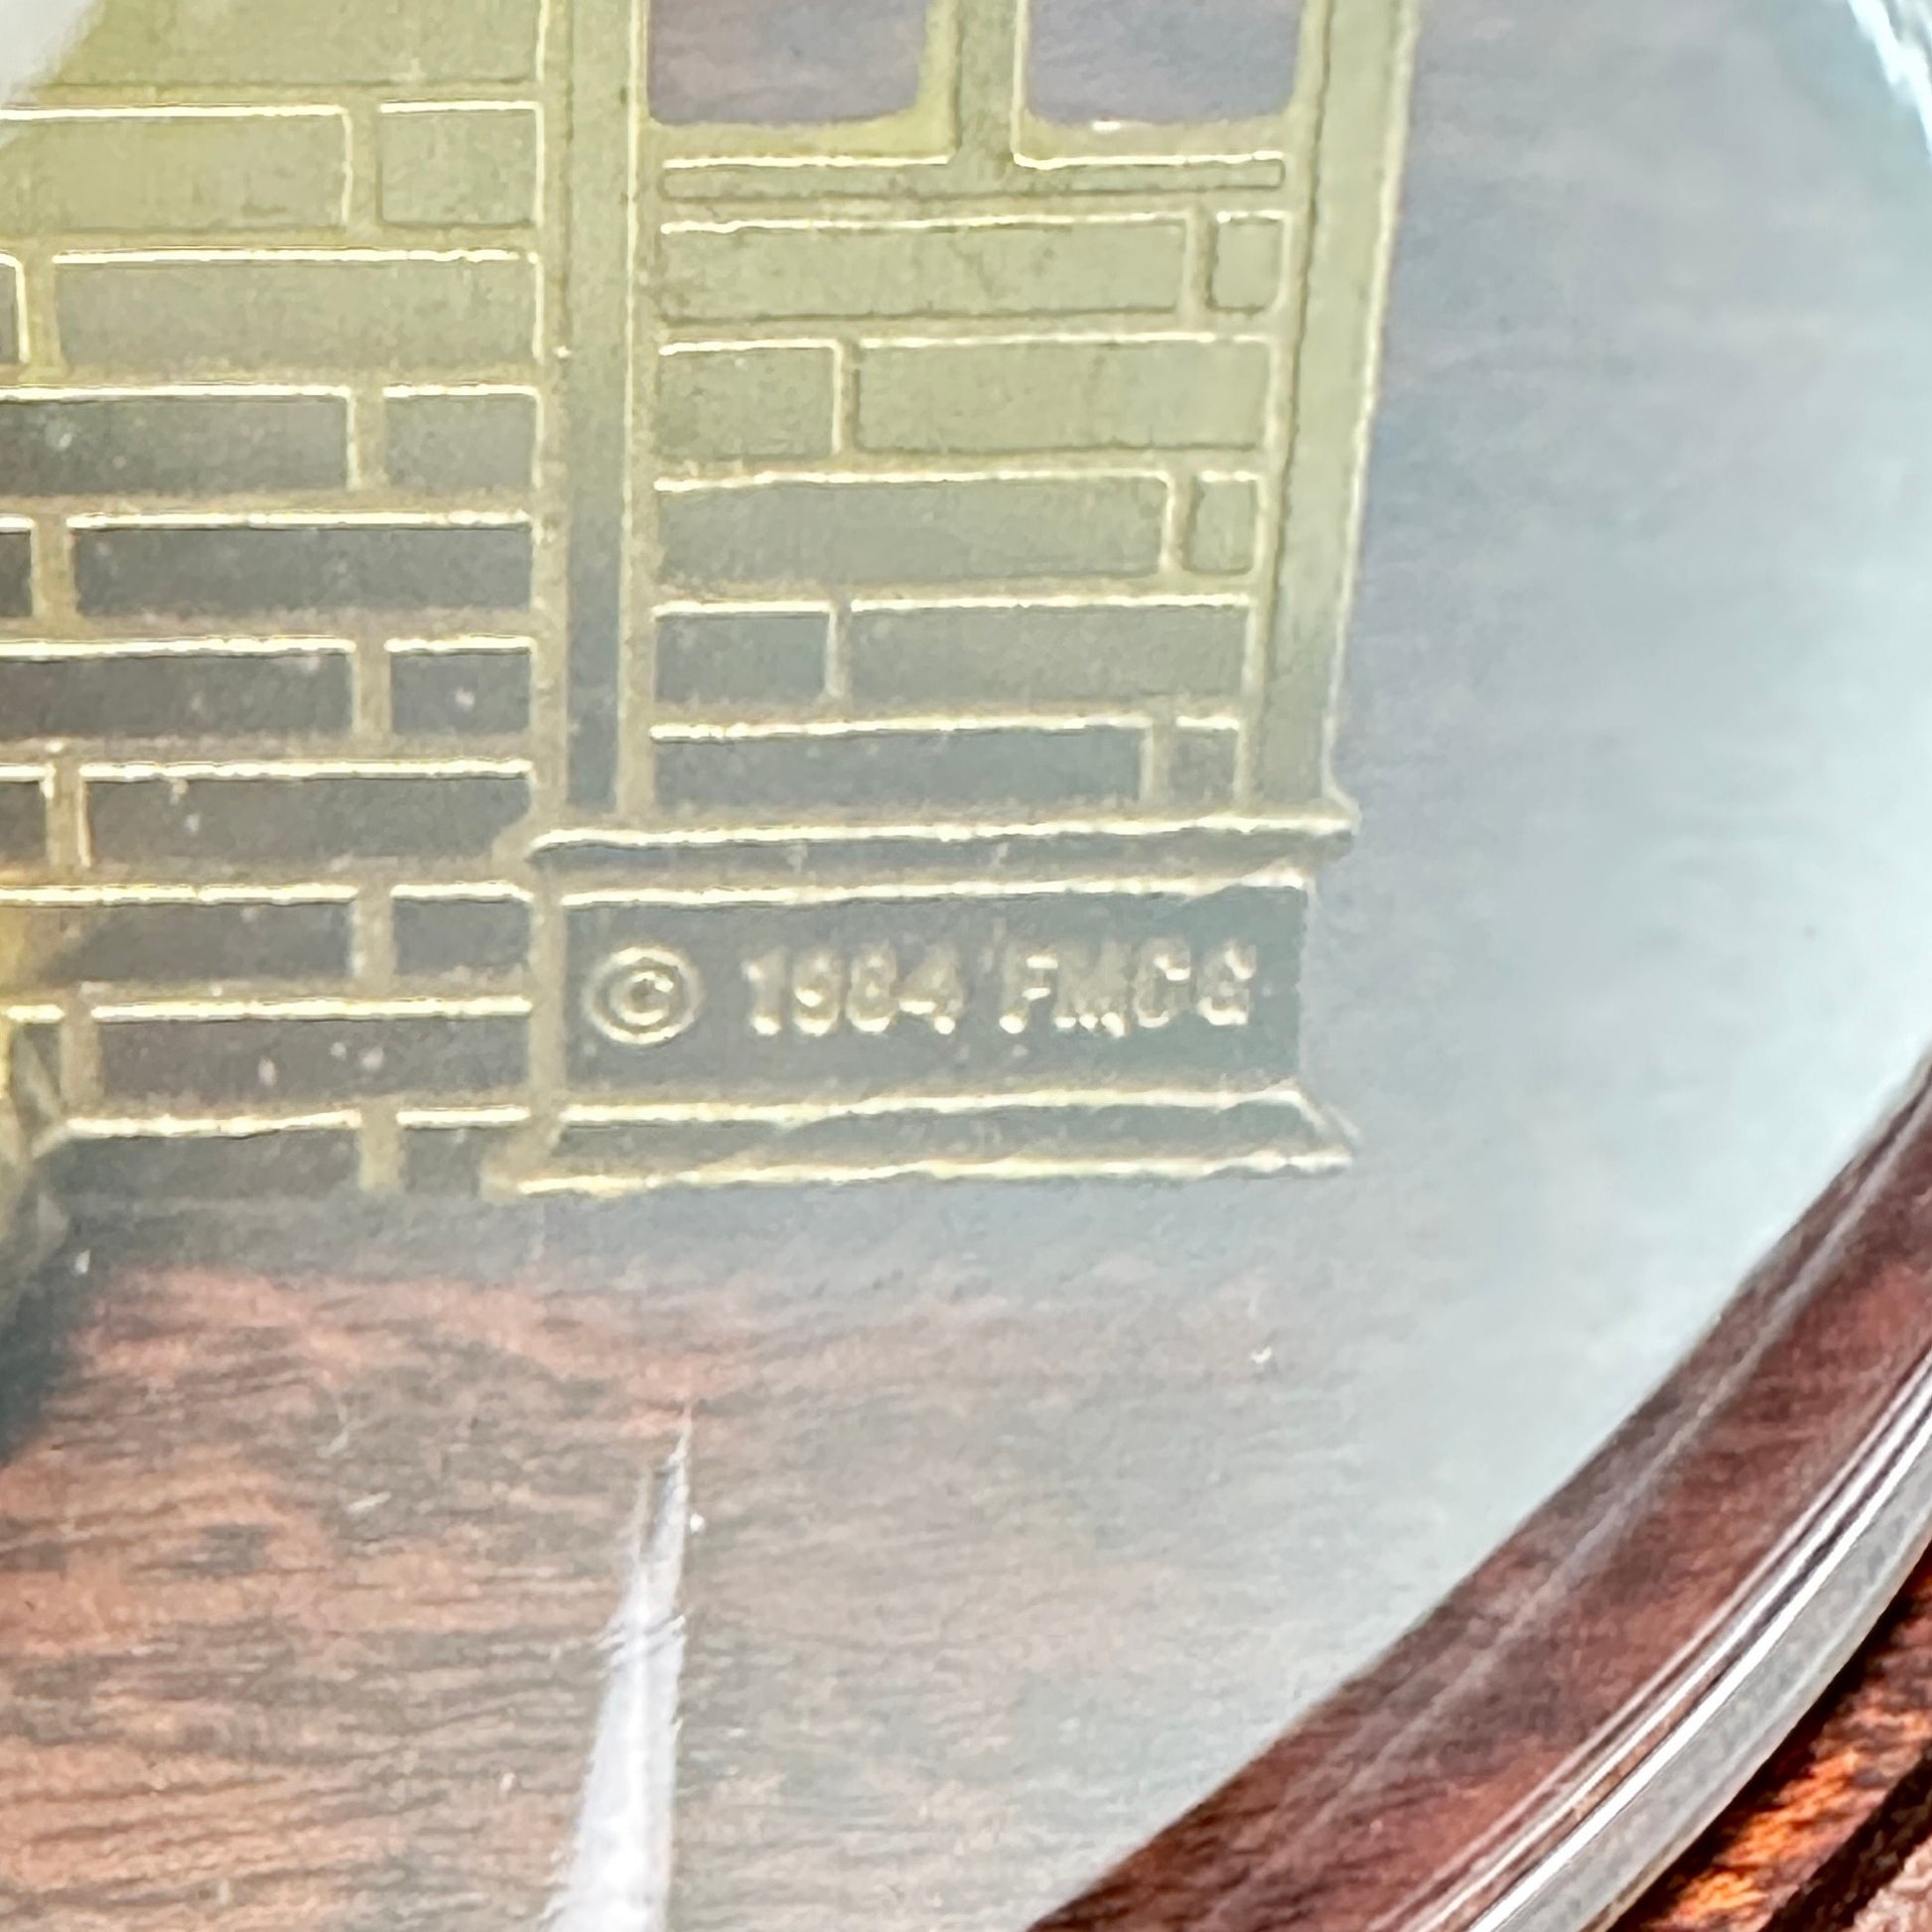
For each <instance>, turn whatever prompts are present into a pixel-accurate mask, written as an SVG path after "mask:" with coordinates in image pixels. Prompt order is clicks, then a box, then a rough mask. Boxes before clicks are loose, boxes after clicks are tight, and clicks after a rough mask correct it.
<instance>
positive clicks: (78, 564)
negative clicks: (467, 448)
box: [73, 518, 531, 618]
mask: <svg viewBox="0 0 1932 1932" xmlns="http://www.w3.org/2000/svg"><path fill="white" fill-rule="evenodd" d="M530 546H531V532H530V526H529V525H528V524H527V523H525V522H521V521H513V522H504V523H429V522H420V521H411V520H407V519H401V518H398V519H395V520H393V521H380V522H358V523H283V522H277V523H268V524H250V523H188V522H180V523H167V524H136V523H101V524H91V525H86V526H83V527H80V528H77V529H76V530H75V531H74V534H73V564H74V583H75V587H76V590H77V592H78V594H79V599H80V608H81V610H82V611H84V612H86V613H87V614H88V615H89V616H92V617H117V616H124V615H130V614H136V613H151V614H163V613H166V614H170V615H178V616H183V617H206V618H231V617H244V616H256V615H265V614H274V613H278V612H296V611H398V612H421V611H435V610H458V609H463V608H466V607H474V608H477V609H487V610H520V609H523V608H524V607H526V606H527V605H528V604H529V602H530V573H531V555H530Z"/></svg>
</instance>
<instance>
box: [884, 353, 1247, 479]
mask: <svg viewBox="0 0 1932 1932" xmlns="http://www.w3.org/2000/svg"><path fill="white" fill-rule="evenodd" d="M1268 363H1269V356H1268V346H1267V345H1266V344H1265V343H1255V342H1173V341H1153V342H1084V341H1072V342H1068V341H1059V342H1054V341H1036V342H1024V343H933V344H922V345H918V346H915V347H906V346H901V347H885V348H874V349H870V350H868V351H867V352H866V355H865V358H864V360H863V361H862V363H861V364H860V369H859V441H860V444H861V445H862V446H863V447H864V448H866V449H869V450H905V451H910V452H913V453H915V454H932V455H986V454H995V455H1005V454H1013V453H1020V452H1024V451H1029V450H1147V449H1171V450H1182V449H1187V448H1190V447H1193V446H1196V445H1201V444H1223V445H1241V444H1245V443H1247V442H1249V441H1250V440H1251V439H1252V438H1253V436H1254V431H1255V425H1256V424H1257V423H1259V422H1261V421H1262V420H1264V418H1265V415H1266V412H1267V407H1268Z"/></svg>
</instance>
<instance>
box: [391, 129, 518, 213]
mask: <svg viewBox="0 0 1932 1932" xmlns="http://www.w3.org/2000/svg"><path fill="white" fill-rule="evenodd" d="M381 128H382V133H381V148H382V218H383V219H384V220H385V221H392V222H395V223H396V224H397V225H399V226H402V227H476V228H508V227H517V226H520V225H523V224H525V223H527V222H531V221H534V220H535V219H536V216H537V166H538V131H537V113H536V109H535V108H534V107H527V106H522V105H505V104H499V103H497V102H494V101H490V102H475V103H471V102H465V103H461V104H459V105H456V106H449V107H417V106H393V107H385V108H384V109H383V110H382V122H381Z"/></svg>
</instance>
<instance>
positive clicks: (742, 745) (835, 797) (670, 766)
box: [657, 725, 1141, 812]
mask: <svg viewBox="0 0 1932 1932" xmlns="http://www.w3.org/2000/svg"><path fill="white" fill-rule="evenodd" d="M657 774H658V790H659V795H660V796H661V797H662V798H663V799H664V801H665V802H666V803H667V804H668V805H671V806H672V807H674V808H675V807H684V808H688V809H690V810H692V811H701V812H702V811H710V812H718V811H731V810H734V809H739V810H742V809H744V808H745V807H747V806H750V807H753V808H755V809H756V808H762V809H764V810H769V811H789V810H800V811H806V812H812V811H826V812H837V811H852V810H856V811H861V812H863V811H866V810H868V809H875V810H876V809H877V808H878V807H880V806H882V805H883V806H889V807H890V806H897V807H899V808H900V809H901V810H903V809H906V808H913V809H923V810H928V811H929V810H933V809H935V808H936V809H940V810H944V809H946V808H948V807H950V808H953V809H960V808H970V807H974V806H1002V805H1021V806H1052V805H1061V806H1064V805H1092V804H1120V803H1125V802H1127V801H1128V800H1130V799H1132V798H1133V797H1134V796H1135V795H1136V793H1137V792H1138V791H1139V790H1140V785H1141V734H1140V733H1139V732H1138V731H1135V730H1132V729H1129V728H1123V727H1120V726H1115V725H1092V726H1087V727H1084V728H1081V729H1079V730H1074V731H1046V730H1036V729H1034V728H1031V727H1027V726H1009V727H1004V728H998V727H993V728H983V729H977V730H975V729H967V730H949V731H880V732H855V733H851V734H844V735H840V736H837V737H829V738H828V737H820V736H817V735H813V734H809V733H799V734H795V735H785V736H778V737H767V738H749V739H748V738H738V739H697V740H674V741H670V742H666V743H661V744H659V745H658V747H657Z"/></svg>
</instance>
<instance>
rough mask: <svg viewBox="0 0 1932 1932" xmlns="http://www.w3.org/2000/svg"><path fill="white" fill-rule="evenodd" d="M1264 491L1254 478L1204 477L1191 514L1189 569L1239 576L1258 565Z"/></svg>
mask: <svg viewBox="0 0 1932 1932" xmlns="http://www.w3.org/2000/svg"><path fill="white" fill-rule="evenodd" d="M1260 542H1261V491H1260V488H1259V486H1258V485H1257V484H1256V483H1255V480H1254V479H1253V478H1252V477H1203V478H1201V479H1200V481H1199V482H1198V483H1195V485H1194V498H1193V502H1192V504H1191V505H1190V506H1189V509H1188V514H1187V568H1188V569H1189V570H1198V571H1200V572H1201V573H1202V574H1203V575H1204V576H1208V577H1237V576H1240V575H1242V574H1243V573H1244V572H1247V571H1250V570H1252V569H1253V568H1254V565H1255V555H1256V551H1257V549H1258V548H1259V545H1260Z"/></svg>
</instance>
